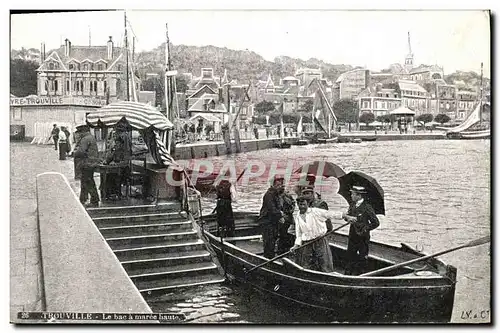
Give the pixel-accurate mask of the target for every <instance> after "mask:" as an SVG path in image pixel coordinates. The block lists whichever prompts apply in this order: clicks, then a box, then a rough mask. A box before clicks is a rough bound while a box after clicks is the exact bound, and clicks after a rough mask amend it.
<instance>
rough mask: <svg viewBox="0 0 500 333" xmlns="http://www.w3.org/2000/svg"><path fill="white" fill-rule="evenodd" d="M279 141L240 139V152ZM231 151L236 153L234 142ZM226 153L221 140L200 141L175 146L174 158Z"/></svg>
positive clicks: (291, 139)
mask: <svg viewBox="0 0 500 333" xmlns="http://www.w3.org/2000/svg"><path fill="white" fill-rule="evenodd" d="M296 140H297V138H287V139H285V142H287V143H290V144H293V143H294V142H295V141H296ZM278 143H280V139H260V140H241V142H240V148H241V152H242V153H246V152H250V151H256V150H264V149H270V148H273V147H274V146H275V145H276V144H278ZM231 152H232V153H233V154H234V153H236V144H235V143H234V142H232V143H231ZM221 155H227V149H226V145H225V143H224V142H222V141H212V142H201V143H194V144H186V145H180V146H177V147H175V153H174V159H176V160H189V159H196V158H207V157H212V156H221Z"/></svg>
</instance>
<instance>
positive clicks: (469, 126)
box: [436, 63, 491, 140]
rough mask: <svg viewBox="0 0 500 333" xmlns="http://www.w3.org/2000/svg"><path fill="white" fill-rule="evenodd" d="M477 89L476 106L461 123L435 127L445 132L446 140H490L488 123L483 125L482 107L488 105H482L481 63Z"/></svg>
mask: <svg viewBox="0 0 500 333" xmlns="http://www.w3.org/2000/svg"><path fill="white" fill-rule="evenodd" d="M479 89H480V96H479V100H478V101H477V103H476V106H475V107H474V109H473V110H472V112H471V113H470V114H469V116H468V117H467V119H465V121H464V122H463V123H461V124H460V125H458V126H455V127H453V128H447V127H436V128H437V129H442V130H445V131H446V137H447V138H448V139H462V140H478V139H490V137H491V132H490V125H489V122H487V123H483V111H484V110H483V107H484V105H489V103H486V104H483V63H481V80H480V87H479ZM485 125H486V126H485ZM484 127H486V128H484Z"/></svg>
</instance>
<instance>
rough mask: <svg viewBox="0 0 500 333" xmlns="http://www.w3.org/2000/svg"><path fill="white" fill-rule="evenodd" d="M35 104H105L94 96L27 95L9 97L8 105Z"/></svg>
mask: <svg viewBox="0 0 500 333" xmlns="http://www.w3.org/2000/svg"><path fill="white" fill-rule="evenodd" d="M36 105H56V106H57V105H82V106H95V107H101V106H104V105H106V100H105V99H100V98H94V97H72V96H65V97H59V96H28V97H20V98H18V97H11V98H10V106H36Z"/></svg>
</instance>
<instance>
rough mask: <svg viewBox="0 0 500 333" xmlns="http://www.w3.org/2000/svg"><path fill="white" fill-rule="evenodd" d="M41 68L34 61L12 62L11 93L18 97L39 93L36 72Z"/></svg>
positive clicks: (21, 60) (19, 60) (16, 60)
mask: <svg viewBox="0 0 500 333" xmlns="http://www.w3.org/2000/svg"><path fill="white" fill-rule="evenodd" d="M38 67H39V64H37V63H36V62H34V61H30V60H24V59H13V60H11V61H10V93H11V94H13V95H15V96H17V97H25V96H28V95H34V94H36V93H37V75H36V70H37V68H38Z"/></svg>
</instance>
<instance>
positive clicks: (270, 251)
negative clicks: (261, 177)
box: [259, 176, 285, 259]
mask: <svg viewBox="0 0 500 333" xmlns="http://www.w3.org/2000/svg"><path fill="white" fill-rule="evenodd" d="M283 183H284V178H283V176H275V177H274V179H273V184H272V186H271V187H270V188H269V189H268V190H267V191H266V194H264V197H263V198H262V207H261V209H260V215H259V223H260V225H261V226H262V241H263V242H264V257H266V258H269V259H271V258H274V257H275V254H276V252H275V251H276V240H277V239H278V226H279V225H280V224H283V223H284V222H285V220H284V214H283V202H282V200H281V195H282V194H283V192H284V191H285V187H284V184H283Z"/></svg>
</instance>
